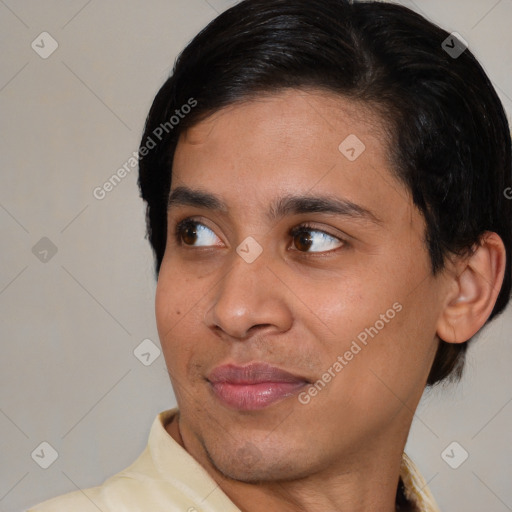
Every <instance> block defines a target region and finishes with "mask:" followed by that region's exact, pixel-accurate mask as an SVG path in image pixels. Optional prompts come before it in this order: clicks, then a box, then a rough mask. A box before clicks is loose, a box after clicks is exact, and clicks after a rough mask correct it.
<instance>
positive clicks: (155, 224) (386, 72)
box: [139, 0, 512, 385]
mask: <svg viewBox="0 0 512 512" xmlns="http://www.w3.org/2000/svg"><path fill="white" fill-rule="evenodd" d="M449 37H451V36H450V34H449V33H448V32H446V31H445V30H443V29H441V28H439V27H438V26H436V25H434V24H433V23H431V22H430V21H428V20H426V19H425V18H424V17H422V16H420V15H419V14H417V13H415V12H414V11H412V10H410V9H408V8H406V7H403V6H401V5H396V4H390V3H382V2H374V1H372V2H358V1H348V0H272V1H268V0H244V1H242V2H241V3H239V4H237V5H235V6H234V7H232V8H231V9H229V10H227V11H225V12H224V13H222V14H221V15H220V16H218V17H217V18H216V19H214V20H213V21H212V22H211V23H210V24H209V25H208V26H207V27H206V28H204V29H203V30H202V31H201V32H200V33H199V34H198V35H197V36H196V37H195V38H194V39H193V40H192V41H191V42H190V43H189V44H188V46H187V47H186V48H185V49H184V50H183V52H182V53H181V54H180V56H179V57H178V59H177V60H176V63H175V65H174V69H173V72H172V75H171V76H170V77H169V79H168V80H167V81H166V82H165V84H164V85H163V86H162V88H161V89H160V91H159V92H158V94H157V95H156V97H155V100H154V102H153V105H152V107H151V110H150V112H149V115H148V118H147V121H146V126H145V131H144V134H143V137H142V141H141V146H140V149H139V157H140V161H139V170H140V173H139V186H140V190H141V197H142V198H143V199H144V200H145V201H146V203H147V210H146V222H147V234H148V238H149V240H150V243H151V245H152V248H153V251H154V255H155V267H156V274H157V276H158V273H159V271H160V265H161V262H162V258H163V255H164V251H165V246H166V236H167V201H168V197H169V191H170V187H171V180H172V165H173V158H174V152H175V149H176V145H177V143H178V138H179V136H180V134H181V133H183V132H184V131H185V130H186V129H187V128H189V127H191V126H194V125H195V124H197V123H198V122H200V121H201V120H203V119H205V118H206V117H208V116H209V115H211V114H212V113H214V112H216V111H218V110H220V109H222V108H224V107H226V106H228V105H232V104H234V103H237V102H240V101H244V100H248V99H251V98H253V97H255V96H258V95H261V94H266V93H273V92H278V91H280V90H284V89H286V88H308V89H311V88H313V89H320V90H325V91H329V92H333V93H336V94H339V95H341V96H343V97H345V98H348V99H350V100H354V101H358V102H362V103H364V104H366V105H368V107H369V108H370V109H374V110H375V111H376V112H378V113H379V114H380V116H381V118H382V119H383V120H384V122H385V125H386V126H387V128H388V131H389V132H390V133H391V139H392V142H390V143H389V153H390V158H391V161H392V162H393V171H394V173H395V174H396V177H397V178H398V179H399V180H400V181H401V182H403V183H404V184H405V185H406V186H407V188H408V190H410V193H411V196H412V199H413V202H414V204H415V205H416V206H417V207H418V209H419V210H420V211H421V212H422V214H423V216H424V218H425V221H426V232H425V246H426V249H427V250H428V253H429V255H430V260H431V267H432V273H433V274H434V275H436V274H437V273H438V272H439V271H440V270H442V269H443V268H444V265H445V258H446V256H447V255H448V254H450V253H451V254H457V255H465V254H469V253H471V251H472V250H473V249H474V248H475V247H476V246H477V245H478V243H479V241H480V239H481V237H482V235H483V234H484V232H485V231H491V232H495V233H497V234H498V235H499V236H500V237H501V239H502V241H503V243H504V245H505V248H506V254H507V256H506V258H507V263H506V271H505V277H504V281H503V285H502V287H501V291H500V293H499V296H498V298H497V301H496V304H495V306H494V309H493V311H492V313H491V315H490V317H489V319H488V321H489V320H491V319H492V318H493V317H495V316H496V315H497V314H498V313H500V312H502V311H503V310H504V309H505V307H506V305H507V303H508V301H509V299H510V291H511V279H512V276H511V260H510V258H511V253H512V200H510V199H507V197H506V196H507V195H508V194H507V193H506V191H507V190H508V191H512V188H511V187H512V164H511V138H510V129H509V125H508V121H507V118H506V114H505V112H504V109H503V106H502V104H501V102H500V100H499V98H498V96H497V94H496V91H495V89H494V88H493V86H492V84H491V82H490V80H489V78H488V77H487V75H486V74H485V72H484V70H483V69H482V67H481V65H480V64H479V63H478V62H477V60H476V59H475V57H474V56H473V54H472V53H471V51H470V50H469V49H465V50H464V51H463V52H462V54H460V55H459V56H456V55H454V54H450V53H449V52H448V51H447V49H449V48H450V47H455V46H456V47H457V48H458V49H460V50H462V49H463V47H462V48H461V47H460V43H459V42H458V41H459V39H448V47H447V46H446V43H445V45H444V48H443V41H446V40H447V38H449ZM468 341H469V340H468ZM466 349H467V343H459V344H453V343H446V342H444V341H443V340H440V342H439V347H438V350H437V354H436V357H435V360H434V363H433V365H432V368H431V371H430V374H429V377H428V380H427V385H433V384H435V383H437V382H440V381H441V380H443V379H445V378H447V377H450V379H452V380H457V379H459V378H460V377H461V375H462V369H463V364H464V359H465V353H466Z"/></svg>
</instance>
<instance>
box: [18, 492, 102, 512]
mask: <svg viewBox="0 0 512 512" xmlns="http://www.w3.org/2000/svg"><path fill="white" fill-rule="evenodd" d="M99 490H100V488H99V487H92V488H91V489H84V490H83V491H74V492H70V493H68V494H63V495H62V496H57V497H56V498H52V499H49V500H47V501H43V502H42V503H39V504H38V505H35V506H34V507H31V508H29V509H28V511H27V512H70V511H73V512H98V509H99V510H102V511H104V512H107V510H108V508H106V507H105V504H104V503H103V502H102V500H101V497H100V495H99V494H100V493H99Z"/></svg>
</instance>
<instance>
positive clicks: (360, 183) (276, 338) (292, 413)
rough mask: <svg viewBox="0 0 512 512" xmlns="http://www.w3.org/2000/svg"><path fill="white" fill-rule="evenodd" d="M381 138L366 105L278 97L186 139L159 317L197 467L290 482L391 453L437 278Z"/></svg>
mask: <svg viewBox="0 0 512 512" xmlns="http://www.w3.org/2000/svg"><path fill="white" fill-rule="evenodd" d="M383 133H385V132H384V130H383V123H382V121H381V120H380V119H379V118H378V117H377V116H376V115H373V114H372V112H371V111H369V110H368V109H366V108H364V107H362V106H361V105H358V104H356V103H354V102H351V101H349V100H347V99H344V98H341V97H339V96H335V95H331V94H328V93H322V92H319V91H299V90H286V91H283V92H280V93H276V94H273V95H268V96H261V97H258V98H257V99H255V100H252V101H248V102H244V103H239V104H236V105H234V106H230V107H228V108H226V109H223V110H221V111H219V112H217V113H216V114H214V115H213V116H211V117H210V118H208V119H207V120H205V121H203V122H201V123H200V124H198V125H196V126H195V127H194V128H191V129H189V130H188V131H187V132H186V133H185V134H184V135H182V137H181V139H180V141H179V143H178V147H177V150H176V153H175V158H174V166H173V178H172V187H171V201H170V207H169V211H168V235H167V247H166V251H165V256H164V258H163V262H162V266H161V270H160V275H159V279H158V286H157V294H156V317H157V325H158V332H159V336H160V340H161V344H162V348H163V352H164V355H165V359H166V363H167V367H168V370H169V373H170V376H171V380H172V384H173V388H174V390H175V394H176V398H177V401H178V406H179V408H180V420H179V421H180V422H179V426H180V431H181V435H182V438H183V441H184V444H185V446H186V447H187V449H188V450H189V451H190V452H191V453H192V454H193V455H194V456H195V457H196V458H197V459H198V460H199V461H202V462H203V463H204V465H205V466H207V467H209V468H213V469H214V470H215V471H219V472H220V473H222V474H223V475H226V476H228V477H231V478H234V479H237V480H243V481H255V480H259V481H271V480H277V479H296V478H300V477H304V476H307V475H310V474H313V473H318V472H322V471H329V470H339V465H340V464H341V463H343V464H348V463H349V462H350V461H356V460H357V461H359V462H361V461H363V462H364V461H365V460H367V459H368V460H370V459H371V458H372V457H375V456H376V454H381V455H382V454H383V452H384V451H385V450H386V449H388V448H386V447H388V446H393V447H394V449H395V450H397V447H398V449H400V450H401V449H402V448H403V444H404V443H405V440H406V436H407V432H408V430H409V427H410V422H411V419H412V415H413V411H414V409H415V408H416V405H417V403H418V401H419V398H420V396H421V394H422V391H423V389H424V385H425V382H426V379H427V375H428V372H429V369H430V366H431V363H432V361H433V358H434V355H435V349H436V320H437V318H438V316H439V314H440V302H441V301H440V299H439V298H440V294H441V293H442V287H443V282H442V280H440V278H438V277H436V278H434V277H433V276H432V275H431V272H430V261H429V257H428V253H427V251H426V248H425V243H424V230H425V224H424V220H423V218H422V216H421V214H420V213H419V212H418V211H417V210H416V208H415V207H414V206H413V204H412V201H411V198H410V195H409V193H408V192H407V190H406V189H405V188H404V187H403V186H402V185H401V184H400V183H399V182H398V181H397V180H396V179H395V178H394V177H393V174H392V171H391V166H390V163H389V161H388V157H387V149H386V148H387V145H386V141H385V137H384V136H383ZM344 141H345V142H344ZM363 144H364V146H363ZM187 192H188V193H187ZM190 192H200V193H201V194H202V195H198V194H194V193H192V194H191V193H190ZM209 196H214V197H209ZM340 461H343V462H340Z"/></svg>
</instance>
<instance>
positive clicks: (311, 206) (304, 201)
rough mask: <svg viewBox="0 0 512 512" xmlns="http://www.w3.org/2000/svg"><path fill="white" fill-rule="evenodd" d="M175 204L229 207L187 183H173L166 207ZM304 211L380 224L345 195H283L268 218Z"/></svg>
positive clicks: (379, 221)
mask: <svg viewBox="0 0 512 512" xmlns="http://www.w3.org/2000/svg"><path fill="white" fill-rule="evenodd" d="M177 206H195V207H197V208H201V209H204V210H212V211H219V212H222V213H228V211H229V209H228V206H227V205H226V203H225V202H224V201H222V199H220V198H219V197H218V196H216V195H214V194H211V193H209V192H205V191H202V190H199V189H191V188H189V187H186V186H179V187H176V188H175V189H174V190H172V191H171V193H170V195H169V201H168V209H171V208H173V207H177ZM303 213H327V214H334V215H340V216H343V217H350V218H354V219H360V220H367V221H370V222H373V223H374V224H382V220H381V219H379V218H378V217H377V216H376V215H375V214H374V213H373V212H372V211H370V210H368V209H367V208H364V207H363V206H360V205H358V204H356V203H354V202H352V201H349V200H348V199H342V198H339V197H334V196H328V195H321V196H316V195H315V196H314V195H285V196H283V197H280V198H279V199H277V200H276V201H275V202H274V203H273V204H272V205H271V207H270V209H269V210H268V212H267V219H268V220H269V221H270V222H275V221H276V220H279V219H281V218H283V217H286V216H287V215H298V214H303Z"/></svg>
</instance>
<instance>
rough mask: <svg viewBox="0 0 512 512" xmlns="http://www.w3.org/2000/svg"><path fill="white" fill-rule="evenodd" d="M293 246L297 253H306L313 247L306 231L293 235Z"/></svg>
mask: <svg viewBox="0 0 512 512" xmlns="http://www.w3.org/2000/svg"><path fill="white" fill-rule="evenodd" d="M294 245H295V247H297V249H299V251H305V252H307V251H308V250H309V248H310V247H311V245H313V239H312V238H311V235H310V234H309V232H308V231H302V232H299V233H298V234H296V235H295V237H294Z"/></svg>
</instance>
